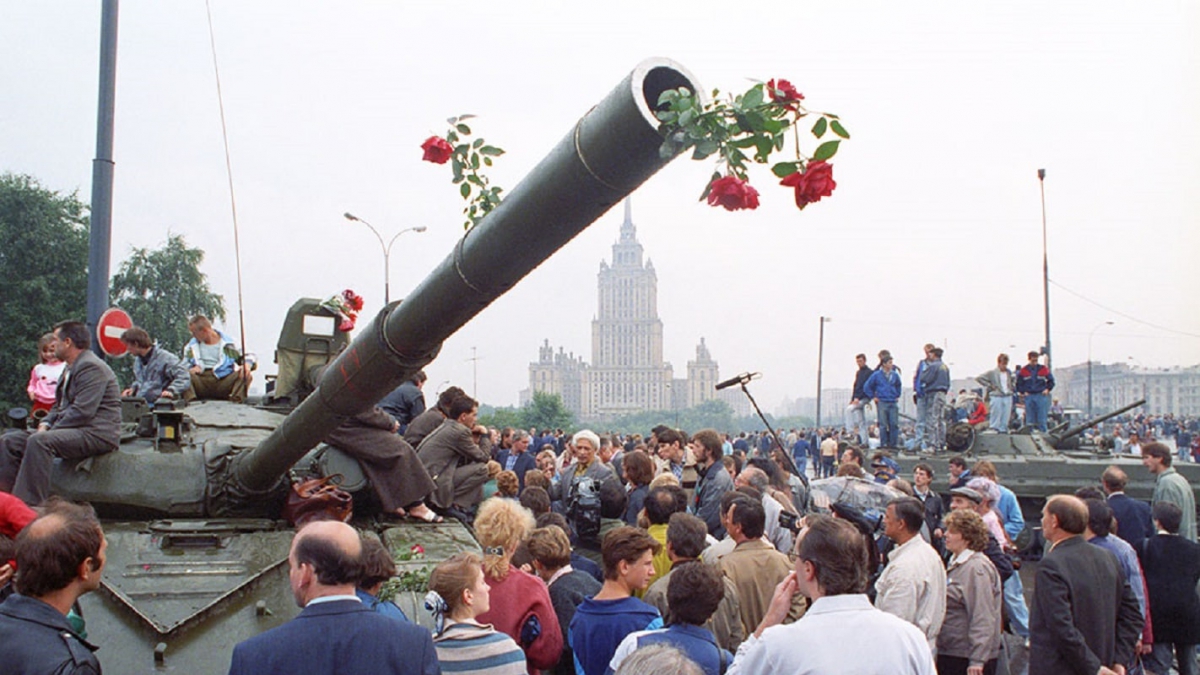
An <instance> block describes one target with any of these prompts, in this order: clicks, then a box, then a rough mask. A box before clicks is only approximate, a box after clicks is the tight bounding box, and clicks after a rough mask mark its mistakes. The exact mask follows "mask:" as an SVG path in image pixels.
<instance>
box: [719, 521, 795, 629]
mask: <svg viewBox="0 0 1200 675" xmlns="http://www.w3.org/2000/svg"><path fill="white" fill-rule="evenodd" d="M721 571H722V572H724V573H725V576H726V577H728V578H729V580H730V581H732V582H733V586H734V588H736V589H737V595H738V607H739V610H740V611H741V614H742V625H743V626H745V627H746V632H747V633H752V632H754V630H755V629H756V628H758V624H759V623H760V622H761V621H762V618H763V617H764V616H766V614H767V608H768V607H769V606H770V605H771V596H773V595H774V594H775V586H777V585H778V584H779V582H780V581H783V578H784V577H786V576H787V575H788V572H791V571H792V562H791V560H790V559H788V557H787V556H786V555H784V554H782V553H780V552H779V551H776V550H775V547H774V546H772V545H771V544H769V543H767V542H766V541H764V540H762V539H752V540H750V541H744V542H742V543H740V544H738V545H737V546H736V547H735V548H734V549H733V551H731V552H730V553H728V554H726V555H725V557H723V558H721ZM806 602H807V601H806V600H805V598H804V596H802V595H800V594H799V593H797V594H796V595H795V597H794V598H793V599H792V609H791V610H790V611H789V612H788V616H787V619H786V620H785V621H784V623H791V622H792V621H795V620H796V619H799V618H800V617H801V616H803V615H804V610H805V607H806Z"/></svg>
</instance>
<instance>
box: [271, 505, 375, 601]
mask: <svg viewBox="0 0 1200 675" xmlns="http://www.w3.org/2000/svg"><path fill="white" fill-rule="evenodd" d="M288 562H289V563H290V564H291V576H292V590H293V592H294V593H295V595H296V602H297V603H298V604H300V605H301V606H303V605H305V604H307V601H308V600H312V599H313V598H314V597H319V596H322V595H338V594H343V593H344V594H353V593H354V588H355V586H356V584H357V583H358V580H359V577H360V576H361V575H362V540H361V539H360V538H359V534H358V531H357V530H355V529H354V528H353V527H350V526H349V525H347V524H345V523H342V522H338V521H335V520H318V521H315V522H312V523H309V524H308V525H305V526H304V527H303V528H302V529H301V530H300V531H299V532H298V533H297V534H296V537H295V539H293V540H292V552H291V555H289V556H288Z"/></svg>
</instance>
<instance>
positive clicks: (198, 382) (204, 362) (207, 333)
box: [183, 314, 251, 403]
mask: <svg viewBox="0 0 1200 675" xmlns="http://www.w3.org/2000/svg"><path fill="white" fill-rule="evenodd" d="M188 331H190V332H191V334H192V339H191V341H189V342H188V343H187V346H185V347H184V348H183V361H184V364H185V365H186V366H187V367H188V372H189V373H191V379H192V395H193V396H194V397H195V398H198V399H202V400H218V401H233V402H234V403H241V402H242V401H244V400H246V391H247V390H248V389H249V388H250V370H251V366H250V364H248V363H246V361H245V359H243V358H242V352H241V351H240V350H239V349H238V348H237V345H235V344H234V342H233V340H231V339H230V338H229V337H228V336H227V335H225V334H224V333H222V332H221V331H219V330H217V329H215V328H213V325H212V322H211V321H209V320H208V317H206V316H204V315H203V314H197V315H196V316H193V317H192V318H191V320H189V321H188Z"/></svg>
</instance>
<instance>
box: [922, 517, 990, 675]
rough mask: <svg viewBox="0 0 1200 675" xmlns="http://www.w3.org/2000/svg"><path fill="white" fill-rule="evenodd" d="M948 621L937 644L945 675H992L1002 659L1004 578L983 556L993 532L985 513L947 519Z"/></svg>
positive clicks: (938, 663)
mask: <svg viewBox="0 0 1200 675" xmlns="http://www.w3.org/2000/svg"><path fill="white" fill-rule="evenodd" d="M945 541H946V550H947V551H949V552H950V554H951V556H952V557H951V558H950V567H949V569H948V570H947V571H946V617H945V619H943V621H942V629H941V632H939V633H938V640H937V670H938V673H939V674H941V675H949V674H963V675H968V674H974V673H982V674H983V675H992V674H993V673H995V672H996V664H997V659H998V658H999V656H1000V612H1001V602H1000V597H1001V596H1000V574H999V573H998V572H997V571H996V566H995V565H993V564H992V563H991V561H990V560H988V558H987V556H985V555H983V553H982V551H983V550H984V549H985V548H987V544H988V528H987V526H986V525H984V523H983V519H982V518H981V517H979V514H977V513H974V512H972V511H966V510H958V511H951V512H950V513H949V514H947V515H946V540H945Z"/></svg>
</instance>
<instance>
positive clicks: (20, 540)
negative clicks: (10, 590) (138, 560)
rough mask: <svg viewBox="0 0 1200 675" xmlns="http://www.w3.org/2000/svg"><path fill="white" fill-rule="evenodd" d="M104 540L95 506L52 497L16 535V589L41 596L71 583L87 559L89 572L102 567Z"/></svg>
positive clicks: (33, 595) (28, 594)
mask: <svg viewBox="0 0 1200 675" xmlns="http://www.w3.org/2000/svg"><path fill="white" fill-rule="evenodd" d="M103 542H104V532H103V531H102V530H101V529H100V522H99V521H98V520H96V513H95V511H93V510H92V507H90V506H86V505H80V504H72V503H70V502H66V501H61V500H58V499H51V500H50V501H48V502H46V504H45V505H44V506H43V515H41V516H40V517H38V518H37V519H36V520H34V521H33V522H32V523H30V524H29V525H28V526H26V527H25V529H24V530H22V531H21V533H20V534H19V535H17V542H16V543H17V569H18V570H19V572H18V573H17V576H16V588H17V591H18V592H19V593H21V594H22V595H27V596H29V597H33V598H40V597H43V596H46V595H49V594H50V593H53V592H55V591H59V590H62V589H64V588H66V587H67V586H70V585H71V582H73V581H74V580H75V579H76V578H77V577H78V574H79V566H80V565H81V564H83V563H84V561H86V560H88V559H89V558H91V560H92V562H91V564H90V565H89V571H92V572H94V571H96V570H97V569H99V568H100V565H101V560H100V548H101V546H102V544H103Z"/></svg>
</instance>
